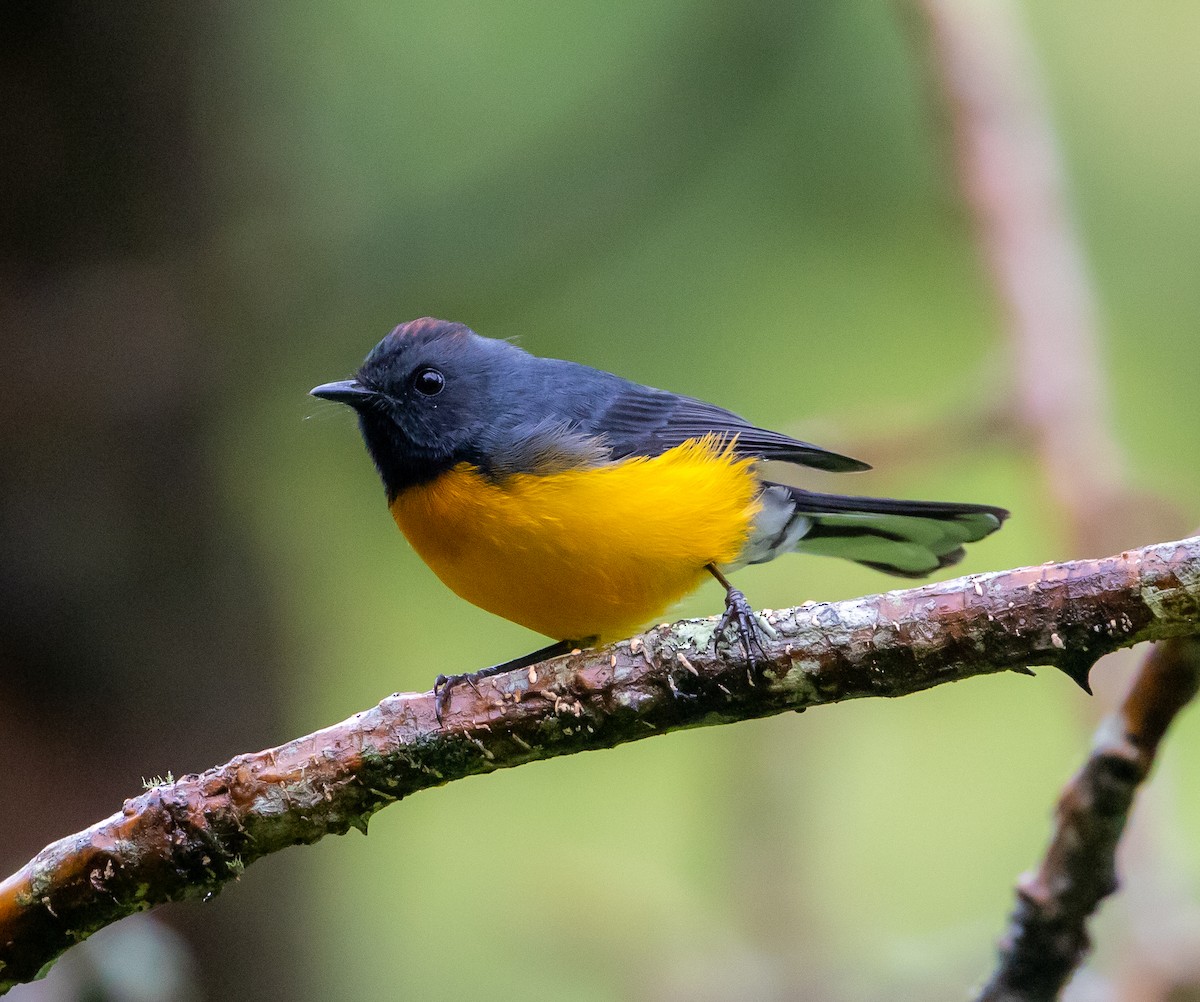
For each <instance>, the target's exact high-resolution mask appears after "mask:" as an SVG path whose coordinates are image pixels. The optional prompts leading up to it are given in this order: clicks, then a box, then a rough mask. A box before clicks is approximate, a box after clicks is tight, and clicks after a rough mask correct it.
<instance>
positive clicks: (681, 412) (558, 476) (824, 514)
mask: <svg viewBox="0 0 1200 1002" xmlns="http://www.w3.org/2000/svg"><path fill="white" fill-rule="evenodd" d="M311 393H312V395H313V396H315V397H321V398H323V399H326V400H336V401H338V402H340V403H344V404H348V405H349V406H351V407H353V408H354V409H355V411H357V412H358V420H359V425H360V427H361V430H362V435H363V438H364V439H365V440H366V445H367V450H368V451H369V452H370V454H371V458H372V459H373V460H374V461H375V466H376V467H377V468H378V470H379V475H380V477H381V478H382V480H383V485H384V487H385V488H386V490H387V498H388V505H389V507H390V509H391V512H392V517H393V518H394V519H395V520H396V524H397V525H398V526H399V527H400V530H401V531H402V532H403V533H404V535H405V536H407V537H408V541H409V542H410V543H411V544H412V546H413V548H414V549H415V550H416V551H417V553H419V554H420V555H421V558H422V559H423V560H424V561H425V562H426V563H427V564H428V565H429V566H430V567H431V568H432V569H433V571H434V573H436V574H437V576H438V577H440V578H441V579H442V581H444V582H445V583H446V584H447V585H448V586H449V587H450V588H451V589H452V590H453V591H455V592H456V593H457V594H458V595H460V596H462V597H463V598H465V599H466V600H467V601H468V602H473V603H474V604H475V605H477V606H480V607H481V608H483V609H487V610H488V611H489V612H493V613H495V614H496V615H498V616H503V617H504V618H505V619H511V620H512V621H513V622H515V623H520V624H521V625H522V626H527V627H528V628H529V629H531V630H534V631H536V632H538V633H543V634H545V635H546V636H549V637H554V638H555V639H556V640H557V641H558V643H555V644H553V645H551V646H550V647H546V648H543V649H542V650H539V651H536V652H534V653H533V654H530V655H528V656H526V657H524V658H519V659H515V660H513V661H507V662H504V663H503V664H501V665H496V666H493V667H492V668H485V669H484V670H483V671H482V672H475V673H472V674H471V675H455V676H450V677H446V676H439V677H438V680H437V682H436V683H435V690H436V692H437V701H436V702H437V707H438V712H439V716H440V714H441V711H442V710H443V709H444V705H445V700H446V699H448V697H449V693H450V687H451V686H452V685H453V684H455V683H456V682H459V681H461V680H462V679H464V678H474V677H478V676H480V675H484V674H493V673H495V672H498V671H502V670H508V669H513V668H518V667H526V666H528V665H530V664H534V663H536V662H537V661H539V660H541V659H543V658H545V657H549V656H551V655H553V654H560V653H565V652H566V651H569V650H570V649H571V648H573V647H575V646H586V645H588V644H591V643H595V642H597V641H600V640H617V639H621V638H623V637H627V636H629V635H630V634H632V633H634V632H636V631H637V630H638V629H639V628H641V627H642V626H644V625H645V624H646V623H648V622H649V621H651V620H653V619H654V618H655V617H657V616H659V615H660V614H661V613H662V612H663V611H664V610H665V609H666V608H667V607H668V606H670V605H671V604H672V603H673V602H675V601H677V600H678V599H680V598H682V597H683V596H684V595H686V594H687V593H688V592H690V591H692V590H693V589H695V588H696V587H697V586H699V584H700V583H701V581H703V580H704V578H705V575H707V574H712V575H714V576H715V577H716V578H717V580H718V581H720V582H721V584H722V585H723V586H724V587H725V594H726V609H725V616H724V618H723V620H722V622H721V624H720V627H721V628H720V630H719V631H718V636H720V635H721V634H723V633H724V631H725V629H726V628H727V627H728V626H729V625H731V624H732V625H733V626H734V627H735V628H736V630H737V639H738V641H739V643H740V644H741V646H742V649H743V651H744V652H745V653H746V655H747V656H748V657H750V658H751V660H753V655H754V648H755V646H756V645H757V643H758V640H757V637H758V634H757V629H758V627H757V624H756V622H755V620H754V617H753V612H752V610H751V608H750V606H749V604H748V603H747V601H746V598H745V596H744V595H743V594H742V593H741V592H740V591H738V590H737V589H736V588H734V587H733V586H732V585H730V584H729V582H728V581H727V580H726V578H725V572H726V571H730V570H735V569H737V568H739V567H742V566H744V565H746V564H757V563H762V562H763V561H766V560H772V559H774V558H775V557H777V556H779V554H781V553H789V552H793V551H794V552H798V553H814V554H824V555H828V556H836V557H845V558H846V559H849V560H854V561H857V562H858V563H860V564H865V565H866V566H868V567H874V568H876V569H877V570H881V571H884V572H886V573H889V574H898V575H901V576H904V577H920V576H922V575H925V574H928V573H930V572H931V571H935V570H937V569H938V568H939V567H945V566H947V565H948V564H953V563H954V562H955V561H957V560H959V559H961V558H962V556H963V544H964V543H971V542H975V541H976V540H979V539H982V538H983V537H984V536H986V535H988V534H989V533H991V532H994V531H995V530H996V529H998V528H999V527H1000V524H1001V522H1003V521H1004V519H1005V518H1006V517H1007V515H1008V512H1006V511H1005V510H1004V509H1003V508H993V507H990V506H988V505H978V504H950V503H946V502H938V501H898V500H893V499H891V498H867V497H845V496H843V495H839V494H818V493H815V492H813V491H806V490H803V489H801V488H799V487H792V486H788V485H786V484H779V483H774V482H772V481H771V480H767V479H764V475H763V470H762V464H763V463H764V462H782V463H790V464H794V465H796V466H809V467H814V468H816V469H819V470H832V471H836V472H843V471H851V470H865V469H869V467H868V466H867V464H866V463H861V462H859V461H858V460H856V459H850V458H848V457H846V456H840V455H838V454H837V453H835V452H829V451H828V450H826V449H822V448H820V447H818V446H815V445H810V444H809V443H807V442H800V441H797V440H796V439H794V438H790V437H788V436H787V435H781V434H780V433H778V432H774V431H768V430H767V429H765V428H758V427H756V426H754V425H752V424H750V423H749V422H747V421H744V420H743V419H742V418H740V417H738V416H737V415H736V414H732V413H730V412H729V411H727V410H723V409H722V408H720V407H716V406H714V405H712V404H707V403H704V402H703V401H700V400H695V399H692V398H690V397H683V396H679V395H678V394H675V393H669V392H667V391H665V390H657V389H653V388H652V387H649V386H642V385H640V384H638V383H633V382H630V381H628V380H625V379H622V378H620V377H619V376H614V375H612V374H611V373H608V372H602V371H600V370H598V369H592V368H589V367H588V366H586V365H579V364H577V363H575V362H566V361H560V360H558V359H552V358H538V357H536V356H534V355H530V354H528V353H527V352H525V351H523V350H522V349H520V348H518V347H516V346H515V345H513V344H511V343H510V342H508V341H497V340H493V339H491V338H485V337H481V336H479V335H478V334H476V333H475V332H474V331H472V330H470V329H469V328H467V327H465V326H463V325H462V324H457V323H449V322H447V321H444V320H434V319H432V318H430V317H425V318H422V319H420V320H413V321H411V322H410V323H406V324H401V325H400V326H399V327H397V328H396V329H395V330H393V331H392V332H391V333H390V334H388V335H387V337H385V338H384V339H383V340H382V341H380V342H379V344H378V345H376V346H375V348H374V349H372V351H371V353H370V354H369V355H368V356H367V358H366V361H365V362H364V363H363V365H362V368H361V369H359V371H358V374H357V375H356V376H355V377H354V378H353V379H348V380H343V381H341V382H336V383H326V384H324V385H323V386H318V387H316V388H315V389H313V390H312V391H311Z"/></svg>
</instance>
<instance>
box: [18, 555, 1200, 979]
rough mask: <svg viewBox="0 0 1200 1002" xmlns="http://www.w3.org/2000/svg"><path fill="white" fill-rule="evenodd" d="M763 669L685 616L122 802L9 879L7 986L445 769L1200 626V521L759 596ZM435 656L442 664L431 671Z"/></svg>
mask: <svg viewBox="0 0 1200 1002" xmlns="http://www.w3.org/2000/svg"><path fill="white" fill-rule="evenodd" d="M761 618H762V623H763V626H764V629H765V631H766V632H767V633H768V634H769V638H768V640H767V643H766V645H765V655H766V657H765V661H764V662H763V663H761V664H759V665H757V666H755V668H754V669H751V667H750V666H749V665H748V664H747V663H746V662H745V661H744V660H743V659H741V658H740V657H739V656H738V655H737V651H736V645H735V646H734V647H733V648H727V646H726V645H725V644H724V643H721V644H720V645H716V647H715V646H714V630H715V621H714V620H685V621H682V622H680V623H676V624H674V625H673V626H666V627H662V628H659V629H657V630H652V631H650V632H649V633H646V634H644V635H643V636H641V637H635V638H634V639H632V640H628V641H622V642H621V643H619V644H616V645H614V646H612V647H608V648H603V649H601V650H595V651H585V652H579V653H575V654H571V655H568V656H566V657H562V658H556V659H553V660H551V661H547V662H544V663H542V664H540V665H535V666H533V667H532V668H529V669H527V670H521V671H517V672H510V673H508V674H503V675H498V676H496V677H494V678H490V679H486V680H483V681H481V682H480V683H479V686H478V691H475V690H473V689H472V688H471V687H470V686H466V685H464V686H460V687H458V688H456V689H455V690H454V693H453V698H452V700H451V704H450V706H449V708H448V710H447V712H446V713H445V714H444V715H443V720H442V723H441V724H439V723H438V721H437V719H436V716H435V713H434V704H433V696H432V694H431V693H421V694H414V693H408V694H399V693H398V694H395V695H393V696H390V697H388V698H387V699H384V700H383V701H382V702H381V703H380V704H379V705H378V706H375V707H373V708H372V709H370V710H366V711H364V712H362V713H358V714H355V715H354V716H353V717H351V718H350V719H348V720H345V721H343V722H342V723H340V724H335V725H334V726H332V727H328V728H326V729H324V730H322V731H318V732H316V733H314V734H310V735H307V736H306V737H302V738H298V739H297V740H295V741H292V742H289V743H288V744H285V745H281V746H280V747H278V748H272V749H269V750H267V751H263V752H258V753H256V754H251V755H241V756H238V757H237V758H235V759H233V760H232V761H231V762H228V763H226V764H225V765H221V766H217V767H216V768H213V769H210V770H208V771H207V772H205V773H203V774H201V775H190V776H184V777H183V778H182V779H179V780H178V781H176V782H173V783H165V784H162V785H159V786H157V787H155V788H153V789H151V790H149V791H147V792H145V793H143V794H141V795H140V796H137V797H134V798H132V799H130V800H128V801H126V803H125V805H124V807H123V808H122V810H121V811H120V812H119V813H117V814H114V815H113V816H111V817H109V818H106V819H105V820H103V821H100V822H99V823H97V824H95V825H93V826H92V827H91V828H89V829H87V830H86V831H83V832H80V833H79V834H77V835H72V836H69V837H68V838H65V839H62V840H61V841H58V842H55V843H53V844H52V845H50V846H48V847H47V848H45V849H44V850H42V852H41V853H39V854H38V855H37V856H36V857H35V858H34V859H33V860H32V861H30V862H29V863H28V864H27V865H26V866H25V867H23V868H22V869H21V870H20V871H18V872H17V873H15V874H13V875H12V876H11V877H9V878H8V879H7V880H5V881H4V882H3V883H0V991H4V990H7V989H8V988H9V987H11V986H12V985H13V984H16V983H20V982H23V981H26V980H29V979H30V978H32V977H33V976H35V975H36V973H37V972H38V970H39V969H40V968H41V967H43V965H45V964H46V963H47V962H49V961H50V960H52V959H53V958H54V957H56V956H57V955H58V954H59V953H61V952H62V951H63V950H64V949H66V948H67V947H68V946H70V945H71V944H72V943H75V942H78V941H80V940H82V939H85V938H86V937H87V936H88V935H90V934H91V933H93V932H95V931H96V930H97V929H100V928H101V927H103V926H105V925H107V924H109V923H111V922H114V921H116V920H117V919H119V918H122V917H123V916H125V915H128V914H130V913H132V912H135V911H140V910H144V909H147V908H151V907H153V906H155V905H157V904H160V903H162V902H165V901H174V900H180V899H185V898H197V897H206V896H208V895H211V894H213V893H215V892H216V891H218V890H220V888H221V887H222V885H224V884H225V883H226V882H227V881H229V880H232V879H234V878H236V877H238V876H239V875H240V874H241V872H242V870H243V869H244V868H245V867H246V866H247V865H248V864H250V863H252V862H253V861H254V860H256V859H259V858H260V857H262V856H264V855H266V854H268V853H271V852H276V851H278V850H279V849H282V848H284V847H285V846H289V845H296V844H303V843H311V842H315V841H317V840H318V839H320V838H322V837H323V836H325V835H328V834H342V833H345V832H346V831H348V830H349V829H350V828H359V829H362V830H365V829H366V825H367V820H368V818H370V816H371V815H372V814H373V813H374V812H375V811H377V810H379V809H380V808H382V807H385V806H386V805H387V804H389V803H392V802H393V801H396V800H400V799H402V798H403V797H406V796H408V795H409V794H411V793H415V792H416V791H418V790H422V789H425V788H427V787H431V786H439V785H441V784H443V783H448V782H451V781H452V780H455V779H461V778H463V777H465V776H470V775H474V774H477V773H485V772H492V771H494V770H496V769H502V768H507V767H510V766H515V765H521V764H523V763H525V762H531V761H535V760H537V759H544V758H550V757H552V756H557V755H566V754H571V753H574V752H580V751H586V750H589V749H596V748H608V747H611V746H613V745H617V744H621V743H623V742H626V741H634V740H637V739H639V738H644V737H649V736H650V735H652V734H661V733H664V732H666V731H670V730H674V729H678V728H683V727H695V726H699V725H704V724H719V723H730V722H733V721H737V720H745V719H750V718H754V717H762V716H767V715H769V714H774V713H781V712H783V711H786V710H797V711H798V710H803V709H805V708H807V707H809V706H817V705H820V704H823V703H833V702H838V701H840V700H844V699H852V698H857V697H863V696H903V695H906V694H908V693H912V692H916V691H918V690H921V689H927V688H929V687H931V686H934V685H939V684H941V683H944V682H953V681H958V680H960V679H964V678H968V677H970V676H972V675H981V674H986V673H990V672H998V671H1005V670H1015V671H1026V670H1027V669H1028V666H1030V665H1054V666H1056V667H1058V668H1061V669H1062V670H1064V671H1065V672H1067V673H1068V674H1069V675H1071V677H1073V678H1075V679H1076V680H1077V681H1081V682H1084V681H1086V678H1087V671H1088V669H1089V668H1090V666H1091V665H1092V664H1093V663H1094V662H1095V660H1096V659H1097V658H1099V657H1100V656H1102V655H1104V654H1106V653H1108V652H1109V651H1112V650H1115V649H1117V648H1119V647H1126V646H1129V645H1131V644H1134V643H1137V642H1139V641H1144V640H1163V639H1166V638H1170V637H1182V636H1191V635H1193V634H1195V633H1198V632H1200V537H1195V538H1191V539H1186V540H1182V541H1179V542H1173V543H1163V544H1160V545H1157V546H1149V547H1145V548H1144V549H1139V550H1131V551H1129V552H1127V553H1123V554H1121V555H1120V556H1115V557H1109V558H1105V559H1100V560H1082V561H1075V562H1071V563H1063V564H1045V565H1043V566H1041V567H1030V568H1022V569H1018V570H1012V571H1003V572H998V573H992V574H981V575H975V576H972V577H966V578H959V579H957V580H954V581H947V582H943V583H940V584H932V585H926V586H924V587H920V588H913V589H909V590H906V591H896V592H888V593H886V594H883V595H873V596H869V597H866V598H861V599H855V600H852V601H846V602H835V603H816V604H813V603H809V604H805V605H802V606H798V607H795V608H791V609H783V610H777V611H774V612H771V611H768V612H764V613H762V616H761ZM434 671H435V668H434V667H431V670H430V674H433V673H434Z"/></svg>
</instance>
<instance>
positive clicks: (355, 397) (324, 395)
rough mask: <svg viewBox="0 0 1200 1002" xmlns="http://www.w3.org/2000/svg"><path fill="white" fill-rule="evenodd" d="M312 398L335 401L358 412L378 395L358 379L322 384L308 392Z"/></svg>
mask: <svg viewBox="0 0 1200 1002" xmlns="http://www.w3.org/2000/svg"><path fill="white" fill-rule="evenodd" d="M308 395H309V396H310V397H320V398H321V399H322V400H334V401H336V402H337V403H339V404H346V405H348V406H350V407H353V408H355V409H356V410H357V409H358V408H359V407H363V406H365V405H366V404H368V403H370V401H372V400H374V399H375V398H376V396H378V394H377V393H376V392H375V391H374V390H371V389H368V388H367V387H365V386H363V385H362V383H360V382H359V381H358V380H357V379H342V380H339V381H338V382H336V383H322V384H321V385H320V386H314V387H313V388H312V389H311V390H309V391H308Z"/></svg>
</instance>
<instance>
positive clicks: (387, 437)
mask: <svg viewBox="0 0 1200 1002" xmlns="http://www.w3.org/2000/svg"><path fill="white" fill-rule="evenodd" d="M358 427H359V430H360V431H361V432H362V437H363V441H364V442H365V443H366V446H367V452H368V453H370V455H371V459H372V461H373V462H374V463H375V469H377V470H378V471H379V478H380V479H381V480H382V481H383V487H384V490H386V491H387V499H388V504H389V505H390V504H391V503H392V502H393V501H395V500H396V498H397V497H399V495H400V494H402V493H403V492H404V491H406V490H408V488H410V487H417V486H419V485H421V484H427V483H429V482H430V481H431V480H435V479H436V478H437V477H439V476H441V475H442V474H443V473H445V472H446V471H448V470H450V469H451V468H453V467H454V466H455V464H456V463H457V462H458V461H459V460H458V459H457V457H455V456H453V455H449V454H434V453H432V452H429V451H428V450H423V449H418V448H416V447H414V446H413V443H412V442H410V441H409V440H408V438H407V437H406V436H405V435H404V433H403V432H401V431H400V429H399V428H397V427H396V425H395V424H393V423H392V422H391V421H389V420H387V419H384V418H382V417H381V416H379V415H376V414H371V413H365V412H360V413H359V415H358Z"/></svg>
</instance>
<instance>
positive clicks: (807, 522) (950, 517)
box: [750, 484, 1008, 578]
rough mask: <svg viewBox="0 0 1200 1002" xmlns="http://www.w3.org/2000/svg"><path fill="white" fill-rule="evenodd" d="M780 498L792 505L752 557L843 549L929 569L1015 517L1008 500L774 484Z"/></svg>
mask: <svg viewBox="0 0 1200 1002" xmlns="http://www.w3.org/2000/svg"><path fill="white" fill-rule="evenodd" d="M765 486H766V491H765V492H764V500H766V498H767V497H770V498H771V501H772V503H773V504H775V505H776V506H786V507H787V508H790V509H791V512H790V514H789V515H788V516H787V520H786V523H785V525H784V527H783V529H782V530H781V531H779V532H777V533H776V534H774V535H773V539H772V540H771V541H770V542H771V544H772V545H770V547H769V549H770V551H771V552H769V553H768V552H766V551H764V552H763V553H762V554H761V555H758V554H755V555H753V556H750V562H757V561H758V560H765V559H770V558H771V557H774V556H776V555H777V554H778V553H780V552H782V551H783V550H785V549H792V550H794V551H795V552H797V553H812V554H820V555H823V556H830V557H842V558H843V559H846V560H853V561H855V562H857V563H860V564H864V565H866V566H867V567H873V568H875V569H876V570H880V571H883V572H885V573H887V574H896V575H899V576H901V577H914V578H916V577H924V576H925V575H926V574H931V573H932V572H934V571H936V570H938V569H939V568H941V567H946V566H949V565H950V564H953V563H957V562H958V561H959V560H961V559H962V558H963V555H964V552H965V551H964V550H963V544H965V543H973V542H975V541H976V540H980V539H982V538H983V537H984V536H987V535H988V534H990V533H992V532H995V531H996V530H997V529H999V528H1000V525H1001V523H1002V522H1003V521H1004V520H1005V519H1006V518H1007V517H1008V512H1007V511H1005V510H1004V509H1003V508H994V507H992V506H990V505H979V504H954V503H952V502H944V501H900V500H896V499H894V498H864V497H848V496H844V495H840V494H819V493H815V492H813V491H806V490H802V489H800V488H798V487H789V486H786V485H783V484H768V485H765Z"/></svg>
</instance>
